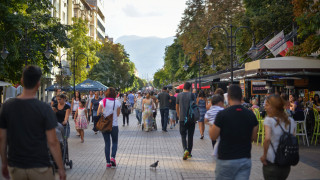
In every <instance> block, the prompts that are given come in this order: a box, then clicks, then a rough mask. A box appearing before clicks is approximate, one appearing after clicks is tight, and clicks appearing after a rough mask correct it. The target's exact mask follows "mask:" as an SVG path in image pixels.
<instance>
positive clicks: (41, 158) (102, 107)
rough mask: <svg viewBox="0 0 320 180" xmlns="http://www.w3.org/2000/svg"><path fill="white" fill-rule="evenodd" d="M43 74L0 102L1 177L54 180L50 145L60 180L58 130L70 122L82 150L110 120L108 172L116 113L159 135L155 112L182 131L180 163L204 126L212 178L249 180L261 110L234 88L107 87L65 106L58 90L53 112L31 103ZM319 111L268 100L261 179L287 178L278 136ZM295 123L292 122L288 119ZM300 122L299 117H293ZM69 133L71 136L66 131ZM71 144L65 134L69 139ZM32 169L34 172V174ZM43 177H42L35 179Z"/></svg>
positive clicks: (32, 74)
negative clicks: (89, 134) (88, 136)
mask: <svg viewBox="0 0 320 180" xmlns="http://www.w3.org/2000/svg"><path fill="white" fill-rule="evenodd" d="M41 75H42V73H41V70H40V69H39V67H37V66H27V67H26V68H25V69H24V71H23V76H22V82H23V85H24V89H23V92H22V94H21V95H20V96H18V97H17V98H12V99H10V100H8V101H7V102H5V103H4V104H3V105H2V107H1V111H0V155H1V159H2V174H3V176H4V177H5V178H9V176H10V177H12V178H13V179H23V178H24V177H27V176H28V177H30V179H54V176H53V175H52V171H51V170H50V167H51V165H50V162H49V156H48V151H47V145H48V147H49V151H50V153H51V154H52V157H53V159H54V161H55V163H56V164H57V167H58V173H59V175H60V178H61V179H65V178H66V175H65V170H64V166H63V160H62V158H61V157H62V155H61V148H60V144H59V143H58V141H57V138H56V133H55V128H56V126H57V123H60V124H61V125H62V126H63V127H64V129H65V131H66V132H70V130H69V129H68V128H70V126H69V115H70V114H71V115H72V119H73V120H74V122H75V128H76V131H77V133H78V135H79V136H80V141H81V143H84V132H85V129H87V128H88V127H89V124H90V121H91V123H93V129H92V130H93V131H94V132H95V134H97V132H98V129H99V128H98V127H97V123H98V122H99V119H100V118H101V117H102V118H104V117H110V116H111V117H112V130H111V131H104V132H102V136H103V139H104V142H105V158H106V167H107V168H110V167H116V166H117V165H116V154H117V148H118V135H119V127H118V126H119V123H118V117H119V116H120V113H121V114H122V116H123V124H122V125H123V126H125V124H127V126H128V125H129V115H130V114H131V113H135V115H136V119H137V125H138V126H141V127H142V129H143V130H144V131H146V132H150V131H152V130H154V129H156V128H155V127H157V126H156V116H157V109H159V111H160V115H161V130H162V132H163V133H167V132H168V130H167V127H168V125H169V126H170V129H174V128H175V127H177V126H179V132H180V135H181V142H182V148H183V149H182V151H181V155H182V159H183V160H187V159H189V158H192V156H193V154H192V149H193V138H194V132H195V127H196V124H198V126H199V130H200V139H204V136H205V127H206V126H205V125H206V124H207V125H208V126H209V137H210V138H211V140H212V146H213V150H212V152H213V156H214V157H215V159H216V170H215V174H216V179H249V176H250V171H251V149H252V142H253V141H256V139H257V133H258V120H257V118H256V115H255V112H256V111H257V110H259V112H260V109H261V107H259V106H258V104H259V103H258V102H257V99H252V100H251V101H250V102H246V100H245V99H244V98H243V96H242V90H241V88H240V87H239V86H238V85H230V86H229V87H228V90H227V92H226V93H225V92H224V91H223V90H222V89H220V88H218V89H217V90H216V91H214V92H212V93H210V92H209V93H208V92H207V93H205V92H204V91H202V90H201V91H199V92H196V91H191V83H189V82H186V83H185V84H184V88H183V91H182V92H179V91H178V90H176V91H173V90H171V91H169V90H168V89H167V87H163V89H162V90H161V92H160V93H157V92H155V91H144V92H142V91H137V92H133V91H130V92H128V93H124V94H122V93H120V92H116V90H115V89H114V88H112V87H110V88H108V89H107V90H106V91H105V92H104V91H95V92H93V91H90V92H89V94H88V95H84V94H82V96H81V93H80V92H79V91H76V92H75V94H74V97H73V98H71V104H70V103H68V97H67V95H66V93H65V92H61V90H56V95H55V96H54V97H53V98H52V102H51V104H50V105H51V107H50V106H49V105H47V104H45V103H43V102H40V101H39V100H37V99H35V98H34V97H35V94H36V92H37V90H38V88H39V86H40V78H41ZM311 103H312V104H314V105H315V106H317V107H319V105H320V102H319V96H318V95H316V96H315V97H314V99H311V100H310V102H307V103H305V102H303V100H302V99H301V98H299V97H295V96H294V95H290V96H287V95H286V94H282V95H281V96H280V95H277V94H269V95H268V97H267V98H266V99H265V102H264V104H263V105H262V106H263V108H264V110H265V111H266V114H267V115H266V117H265V119H264V128H265V136H264V138H265V140H264V146H263V147H264V148H263V149H264V151H263V155H262V156H261V158H260V159H261V162H262V164H263V176H264V178H265V179H286V178H287V177H288V175H289V172H290V165H279V164H278V162H277V161H276V156H277V147H278V146H279V144H280V143H281V142H280V136H282V134H283V133H284V132H289V134H290V133H291V134H292V135H294V134H295V128H296V126H295V123H294V116H298V115H299V113H300V112H301V111H302V112H303V109H304V107H305V106H308V105H310V104H311ZM291 117H292V118H291ZM298 118H299V117H298ZM68 130H69V131H68ZM66 136H67V137H69V134H67V135H66ZM34 170H35V171H34ZM40 172H41V173H40Z"/></svg>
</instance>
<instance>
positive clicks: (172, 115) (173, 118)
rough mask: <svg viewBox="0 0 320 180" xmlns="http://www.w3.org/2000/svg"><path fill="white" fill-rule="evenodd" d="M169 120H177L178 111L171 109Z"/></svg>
mask: <svg viewBox="0 0 320 180" xmlns="http://www.w3.org/2000/svg"><path fill="white" fill-rule="evenodd" d="M169 119H172V120H177V111H176V110H171V109H169Z"/></svg>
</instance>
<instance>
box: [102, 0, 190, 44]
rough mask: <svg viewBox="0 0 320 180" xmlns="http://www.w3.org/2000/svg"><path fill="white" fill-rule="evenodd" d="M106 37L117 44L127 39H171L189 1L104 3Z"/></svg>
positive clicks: (106, 0) (113, 0)
mask: <svg viewBox="0 0 320 180" xmlns="http://www.w3.org/2000/svg"><path fill="white" fill-rule="evenodd" d="M103 1H104V6H105V16H106V35H108V36H109V37H111V38H114V40H116V39H117V38H119V37H121V36H124V35H137V36H142V37H148V36H156V37H161V38H165V37H170V36H174V35H175V34H176V30H177V26H178V24H179V22H180V20H181V17H182V13H183V11H184V9H185V7H186V5H185V2H186V0H103Z"/></svg>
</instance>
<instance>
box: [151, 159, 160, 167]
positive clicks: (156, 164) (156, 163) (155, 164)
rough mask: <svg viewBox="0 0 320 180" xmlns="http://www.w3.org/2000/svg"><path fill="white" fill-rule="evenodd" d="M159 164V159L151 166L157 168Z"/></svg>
mask: <svg viewBox="0 0 320 180" xmlns="http://www.w3.org/2000/svg"><path fill="white" fill-rule="evenodd" d="M158 164H159V161H157V162H155V163H153V164H151V165H150V167H152V168H157V166H158Z"/></svg>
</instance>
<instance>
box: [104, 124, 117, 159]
mask: <svg viewBox="0 0 320 180" xmlns="http://www.w3.org/2000/svg"><path fill="white" fill-rule="evenodd" d="M118 134H119V128H118V126H113V127H112V131H111V132H103V133H102V135H103V139H104V143H105V148H104V152H105V155H106V161H107V163H110V143H111V142H110V136H111V139H112V153H111V157H113V158H116V154H117V149H118Z"/></svg>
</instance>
